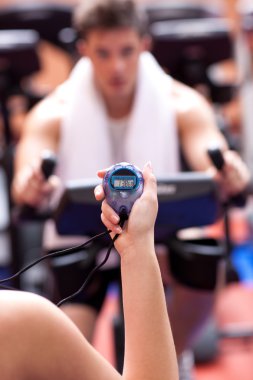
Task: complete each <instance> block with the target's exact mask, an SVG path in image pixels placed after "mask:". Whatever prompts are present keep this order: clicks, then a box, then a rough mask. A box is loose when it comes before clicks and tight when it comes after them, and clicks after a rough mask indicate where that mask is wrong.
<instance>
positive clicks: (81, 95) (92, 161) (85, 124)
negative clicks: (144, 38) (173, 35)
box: [59, 52, 179, 180]
mask: <svg viewBox="0 0 253 380" xmlns="http://www.w3.org/2000/svg"><path fill="white" fill-rule="evenodd" d="M63 89H64V93H65V97H66V93H67V104H68V107H67V108H66V115H65V119H64V123H63V125H62V130H61V134H62V136H61V145H60V150H59V155H60V159H59V162H60V164H61V165H60V167H59V175H60V177H62V179H63V180H69V179H76V178H82V177H83V178H84V177H94V176H95V173H96V172H97V170H98V169H99V168H105V167H109V166H110V165H112V164H115V162H113V157H112V147H111V141H110V134H109V128H108V118H107V114H106V109H105V106H104V104H103V101H102V99H101V96H100V94H99V93H98V92H97V90H96V88H95V86H94V80H93V69H92V65H91V62H90V60H89V59H88V58H81V59H80V61H79V62H78V63H77V65H76V66H75V68H74V69H73V71H72V74H71V76H70V78H69V80H68V81H67V82H66V83H65V84H64V85H63ZM171 104H172V102H171V78H170V77H169V76H168V75H167V74H165V72H164V71H163V70H162V69H161V68H160V66H159V65H158V63H157V62H156V61H155V59H154V58H153V56H152V55H151V54H150V53H148V52H145V53H142V54H141V57H140V64H139V68H138V74H137V91H136V96H135V99H134V104H133V109H132V112H131V115H130V116H129V119H128V127H127V131H126V134H125V139H124V141H122V149H123V151H124V152H125V156H126V158H127V161H128V162H130V163H132V164H135V165H137V166H139V167H140V168H142V167H143V165H144V164H145V163H146V162H147V161H149V160H150V161H151V162H152V165H153V167H154V171H155V173H156V174H158V175H163V174H168V173H171V172H175V171H177V170H178V167H179V160H178V138H177V130H176V121H175V113H174V111H173V109H172V106H171ZM75 128H78V132H76V131H75V132H74V130H75ZM80 141H81V143H80ZM70 145H71V146H72V147H73V152H72V154H71V155H68V157H67V159H66V153H65V152H66V151H69V149H70ZM61 154H62V157H61ZM80 165H81V166H82V169H81V171H80V169H77V168H80Z"/></svg>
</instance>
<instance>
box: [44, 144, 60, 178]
mask: <svg viewBox="0 0 253 380" xmlns="http://www.w3.org/2000/svg"><path fill="white" fill-rule="evenodd" d="M41 160H42V161H41V171H42V173H43V175H44V177H45V179H48V178H49V177H50V175H52V174H53V172H54V169H55V166H56V163H57V160H56V155H55V154H54V153H53V152H51V151H44V152H43V153H42V157H41Z"/></svg>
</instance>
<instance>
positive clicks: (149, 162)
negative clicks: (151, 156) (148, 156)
mask: <svg viewBox="0 0 253 380" xmlns="http://www.w3.org/2000/svg"><path fill="white" fill-rule="evenodd" d="M145 166H146V167H147V168H149V169H150V170H152V171H153V167H152V164H151V161H148V162H147V163H146V165H145Z"/></svg>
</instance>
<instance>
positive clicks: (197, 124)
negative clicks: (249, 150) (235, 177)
mask: <svg viewBox="0 0 253 380" xmlns="http://www.w3.org/2000/svg"><path fill="white" fill-rule="evenodd" d="M173 99H174V101H175V109H176V113H177V124H178V132H179V139H180V145H181V148H182V151H183V153H184V156H185V159H186V161H187V163H188V165H189V166H190V168H191V169H192V170H196V171H202V170H205V169H207V168H208V167H210V164H211V163H210V160H209V159H208V156H207V149H208V148H209V147H210V144H212V145H214V144H215V145H217V146H219V147H220V148H221V150H223V151H224V150H227V149H228V147H227V143H226V141H225V138H224V137H223V135H222V133H221V132H220V131H219V129H218V127H217V124H216V120H215V116H214V113H213V111H212V108H211V106H210V105H209V104H208V102H207V101H206V100H205V99H204V97H203V96H201V95H200V94H199V93H198V92H197V91H195V90H193V89H191V88H190V87H188V86H185V85H184V84H182V83H179V82H176V81H174V87H173Z"/></svg>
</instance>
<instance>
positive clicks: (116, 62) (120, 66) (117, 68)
mask: <svg viewBox="0 0 253 380" xmlns="http://www.w3.org/2000/svg"><path fill="white" fill-rule="evenodd" d="M112 67H113V70H114V72H116V73H121V72H122V71H124V69H125V63H124V60H123V59H122V58H121V57H114V58H113V59H112Z"/></svg>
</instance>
